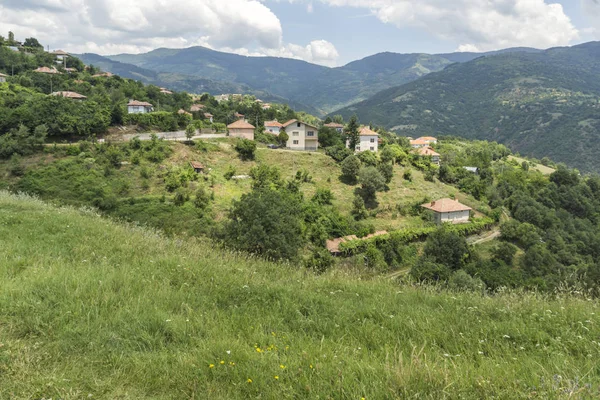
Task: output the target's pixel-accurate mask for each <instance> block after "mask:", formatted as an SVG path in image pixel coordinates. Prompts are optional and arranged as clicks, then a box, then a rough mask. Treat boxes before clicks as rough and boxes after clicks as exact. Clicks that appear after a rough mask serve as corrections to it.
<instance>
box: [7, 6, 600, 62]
mask: <svg viewBox="0 0 600 400" xmlns="http://www.w3.org/2000/svg"><path fill="white" fill-rule="evenodd" d="M8 31H13V32H14V33H15V36H16V38H17V39H24V38H26V37H36V38H37V39H38V40H39V41H40V42H41V43H42V44H44V45H47V46H49V47H50V49H51V50H57V49H62V50H66V51H68V52H71V53H98V54H102V55H110V54H119V53H144V52H148V51H151V50H153V49H156V48H159V47H168V48H184V47H191V46H205V47H209V48H212V49H215V50H219V51H226V52H232V53H237V54H242V55H252V56H277V57H288V58H296V59H300V60H305V61H308V62H312V63H316V64H321V65H326V66H331V67H335V66H341V65H345V64H347V63H348V62H351V61H354V60H357V59H361V58H364V57H367V56H369V55H373V54H376V53H380V52H384V51H390V52H396V53H447V52H454V51H489V50H497V49H502V48H508V47H516V46H529V47H536V48H549V47H556V46H568V45H574V44H578V43H583V42H587V41H591V40H600V0H0V34H1V35H3V36H6V35H7V34H8Z"/></svg>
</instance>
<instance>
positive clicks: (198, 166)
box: [190, 161, 204, 169]
mask: <svg viewBox="0 0 600 400" xmlns="http://www.w3.org/2000/svg"><path fill="white" fill-rule="evenodd" d="M190 165H191V166H192V168H194V169H204V165H202V164H201V163H199V162H198V161H190Z"/></svg>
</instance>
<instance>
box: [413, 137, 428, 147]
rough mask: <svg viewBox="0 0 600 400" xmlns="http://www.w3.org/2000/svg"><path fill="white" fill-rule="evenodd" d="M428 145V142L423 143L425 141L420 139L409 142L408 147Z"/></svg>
mask: <svg viewBox="0 0 600 400" xmlns="http://www.w3.org/2000/svg"><path fill="white" fill-rule="evenodd" d="M428 144H429V142H428V141H425V140H422V139H416V140H411V141H410V145H411V146H426V145H428Z"/></svg>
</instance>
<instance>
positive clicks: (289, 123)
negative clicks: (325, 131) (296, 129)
mask: <svg viewBox="0 0 600 400" xmlns="http://www.w3.org/2000/svg"><path fill="white" fill-rule="evenodd" d="M296 122H300V123H301V124H304V125H306V126H309V127H311V128H315V129H319V128H317V127H316V126H314V125H311V124H307V123H306V122H302V121H298V120H297V119H290V120H289V121H288V122H286V123H285V124H283V127H284V128H287V127H288V126H290V125H292V124H293V123H296Z"/></svg>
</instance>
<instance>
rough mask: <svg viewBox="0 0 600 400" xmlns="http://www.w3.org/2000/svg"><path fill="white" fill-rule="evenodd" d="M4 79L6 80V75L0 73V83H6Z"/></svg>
mask: <svg viewBox="0 0 600 400" xmlns="http://www.w3.org/2000/svg"><path fill="white" fill-rule="evenodd" d="M6 78H8V76H7V75H4V74H2V73H0V83H4V82H6Z"/></svg>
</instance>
